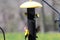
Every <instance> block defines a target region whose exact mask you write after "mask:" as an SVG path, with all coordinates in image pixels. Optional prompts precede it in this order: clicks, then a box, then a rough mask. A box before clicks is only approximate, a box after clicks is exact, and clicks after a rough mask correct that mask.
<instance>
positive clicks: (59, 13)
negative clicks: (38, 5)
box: [42, 0, 60, 32]
mask: <svg viewBox="0 0 60 40" xmlns="http://www.w3.org/2000/svg"><path fill="white" fill-rule="evenodd" d="M42 1H43V2H44V3H46V4H47V5H48V6H49V7H50V8H52V9H53V10H54V11H55V12H57V14H58V15H59V20H57V21H58V22H59V29H58V30H59V32H60V12H59V11H58V10H56V9H55V8H54V7H52V6H51V5H50V4H49V3H48V2H46V1H45V0H42Z"/></svg>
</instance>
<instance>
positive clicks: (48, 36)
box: [0, 33, 60, 40]
mask: <svg viewBox="0 0 60 40" xmlns="http://www.w3.org/2000/svg"><path fill="white" fill-rule="evenodd" d="M37 36H38V38H36V39H37V40H60V33H38V34H37ZM0 40H3V36H2V34H0ZM6 40H25V39H24V33H6Z"/></svg>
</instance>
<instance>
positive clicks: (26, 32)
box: [24, 27, 29, 40]
mask: <svg viewBox="0 0 60 40" xmlns="http://www.w3.org/2000/svg"><path fill="white" fill-rule="evenodd" d="M24 30H25V40H26V38H27V37H28V36H29V30H28V28H27V27H24Z"/></svg>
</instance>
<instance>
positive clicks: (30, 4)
mask: <svg viewBox="0 0 60 40" xmlns="http://www.w3.org/2000/svg"><path fill="white" fill-rule="evenodd" d="M40 7H42V5H41V4H40V3H38V2H35V1H27V2H25V3H23V4H22V5H20V8H40Z"/></svg>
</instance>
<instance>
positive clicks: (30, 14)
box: [27, 8, 36, 40]
mask: <svg viewBox="0 0 60 40" xmlns="http://www.w3.org/2000/svg"><path fill="white" fill-rule="evenodd" d="M27 18H28V30H29V32H30V34H29V36H28V40H36V27H35V19H34V18H35V8H27Z"/></svg>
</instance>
